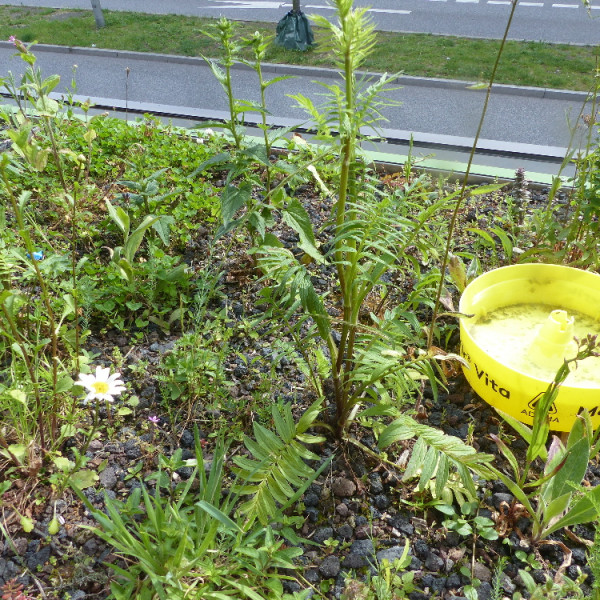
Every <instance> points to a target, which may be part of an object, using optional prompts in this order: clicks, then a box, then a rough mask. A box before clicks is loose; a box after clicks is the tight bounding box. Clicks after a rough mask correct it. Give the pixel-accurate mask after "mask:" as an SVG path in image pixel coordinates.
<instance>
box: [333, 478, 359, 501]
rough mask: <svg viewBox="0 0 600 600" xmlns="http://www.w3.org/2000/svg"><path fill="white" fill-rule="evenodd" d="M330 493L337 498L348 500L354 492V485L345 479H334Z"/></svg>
mask: <svg viewBox="0 0 600 600" xmlns="http://www.w3.org/2000/svg"><path fill="white" fill-rule="evenodd" d="M331 491H332V492H333V494H334V495H335V496H337V497H338V498H350V497H351V496H353V495H354V493H355V492H356V484H355V483H354V482H353V481H352V480H350V479H346V478H345V477H336V478H335V479H334V480H333V481H332V483H331Z"/></svg>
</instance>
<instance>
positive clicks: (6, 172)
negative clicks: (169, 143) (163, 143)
mask: <svg viewBox="0 0 600 600" xmlns="http://www.w3.org/2000/svg"><path fill="white" fill-rule="evenodd" d="M13 41H14V43H15V46H16V48H17V50H18V53H19V54H20V56H21V58H22V59H23V60H24V62H25V63H26V65H27V68H26V69H25V73H24V75H23V77H22V80H21V82H20V83H19V84H17V83H16V82H15V80H14V78H13V77H12V76H10V75H9V77H8V78H7V79H2V83H3V84H4V85H5V86H6V87H7V89H8V90H9V91H10V92H12V93H13V94H14V95H16V96H18V98H19V102H18V110H17V112H15V113H14V114H13V113H8V112H6V113H3V115H2V116H3V117H4V120H5V121H6V122H7V124H8V125H9V130H8V135H9V138H10V139H11V141H12V147H13V149H14V152H13V153H8V152H5V153H3V154H2V156H0V181H1V183H0V198H1V199H2V202H3V211H2V212H3V219H4V225H5V226H6V224H7V221H8V219H10V220H11V221H12V223H13V224H14V230H15V232H16V233H17V235H16V236H15V238H14V239H13V241H17V240H19V244H18V245H17V246H16V247H14V248H12V249H11V250H8V249H7V248H6V246H5V247H4V248H3V252H2V259H3V262H4V264H5V265H11V266H14V268H16V270H17V271H19V272H20V274H21V278H20V279H19V278H14V277H12V276H8V277H6V278H5V279H4V281H3V291H2V294H1V296H0V304H1V311H2V313H1V316H0V328H1V331H2V334H3V337H2V348H1V350H2V355H3V365H4V369H3V371H4V376H5V377H4V382H3V384H2V398H3V410H2V412H3V413H5V414H6V415H7V416H8V417H10V419H9V421H8V423H7V426H6V427H5V428H3V430H2V431H1V432H0V445H2V447H3V449H2V454H3V455H4V456H5V457H7V458H9V459H11V460H12V462H13V463H14V464H15V465H16V466H17V467H18V468H21V469H24V470H25V471H27V470H28V471H29V473H30V474H36V473H37V472H38V471H39V470H40V469H41V467H42V465H43V463H44V462H46V461H47V459H48V458H49V457H50V456H51V455H50V454H49V453H50V451H53V450H57V449H58V448H59V447H60V444H61V443H62V441H63V440H64V439H65V437H66V435H67V431H68V430H69V428H68V426H67V422H68V420H69V419H70V418H71V417H72V413H73V411H74V408H75V407H74V404H73V402H72V401H70V400H69V399H68V393H69V391H70V390H71V388H72V386H73V380H72V379H71V376H70V372H72V370H73V369H76V370H79V366H80V364H82V358H81V357H80V343H81V338H82V332H81V329H80V326H79V323H78V320H77V313H78V297H77V291H76V280H77V276H78V272H79V270H80V263H79V261H78V260H77V255H76V250H75V245H76V238H77V235H78V223H79V214H78V205H79V202H80V198H81V196H82V195H83V193H84V192H83V188H82V175H83V173H84V172H85V163H86V159H85V157H84V156H80V155H77V154H75V153H73V152H72V151H70V150H69V149H68V148H63V147H62V146H61V137H62V133H61V128H60V123H59V122H58V119H57V114H58V112H59V110H60V106H59V104H58V103H57V102H55V101H54V100H52V99H51V98H50V96H49V94H50V92H51V91H52V90H53V89H54V87H55V86H56V84H57V83H58V78H57V77H48V78H46V79H44V78H43V77H42V74H41V71H40V69H39V68H38V67H37V66H36V59H35V56H34V55H33V54H32V53H31V52H30V51H29V49H28V48H26V47H25V46H24V45H23V44H22V43H21V42H20V41H19V40H13ZM33 114H34V115H35V120H34V118H32V115H33ZM34 129H35V130H36V135H33V133H34ZM87 133H88V139H90V140H91V139H93V130H91V129H90V130H88V132H87ZM49 163H52V165H53V167H54V170H55V173H56V177H57V179H58V180H59V181H60V187H59V189H58V190H57V198H56V203H57V205H58V206H59V207H60V208H59V210H61V212H62V213H63V214H66V215H68V218H69V220H70V227H69V228H68V230H67V234H66V235H67V240H68V242H67V245H66V252H67V253H68V254H67V256H68V255H69V254H70V260H69V259H68V258H67V259H66V260H61V258H60V257H49V256H48V257H47V254H46V252H45V251H44V250H43V249H41V248H40V246H39V244H40V242H42V243H44V245H45V246H46V242H47V240H46V239H44V233H43V232H41V230H40V229H39V228H38V227H37V226H36V218H35V212H34V211H33V210H32V206H31V204H32V193H31V192H30V191H27V190H22V189H20V183H21V181H22V179H23V178H25V177H26V176H27V173H28V172H40V171H44V170H45V169H46V167H47V165H48V164H49ZM67 173H69V175H70V176H71V178H72V179H69V181H67ZM17 190H18V191H17ZM32 223H33V225H32ZM49 250H50V248H48V250H47V251H48V254H49ZM44 261H46V262H44ZM57 275H58V277H57ZM56 279H61V280H62V285H61V286H60V287H59V286H57V285H56V281H55V280H56ZM34 286H37V288H38V290H39V292H36V290H35V287H34Z"/></svg>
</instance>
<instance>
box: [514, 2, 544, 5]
mask: <svg viewBox="0 0 600 600" xmlns="http://www.w3.org/2000/svg"><path fill="white" fill-rule="evenodd" d="M519 6H544V3H543V2H519Z"/></svg>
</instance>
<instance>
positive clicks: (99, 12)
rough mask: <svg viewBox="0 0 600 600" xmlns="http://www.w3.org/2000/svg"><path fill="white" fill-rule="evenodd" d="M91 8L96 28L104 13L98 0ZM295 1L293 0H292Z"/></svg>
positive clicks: (99, 26) (104, 24) (101, 21)
mask: <svg viewBox="0 0 600 600" xmlns="http://www.w3.org/2000/svg"><path fill="white" fill-rule="evenodd" d="M91 1H92V10H93V11H94V19H95V20H96V28H97V29H100V28H102V27H105V26H106V23H105V22H104V15H103V14H102V7H101V6H100V0H91ZM294 1H295V0H294Z"/></svg>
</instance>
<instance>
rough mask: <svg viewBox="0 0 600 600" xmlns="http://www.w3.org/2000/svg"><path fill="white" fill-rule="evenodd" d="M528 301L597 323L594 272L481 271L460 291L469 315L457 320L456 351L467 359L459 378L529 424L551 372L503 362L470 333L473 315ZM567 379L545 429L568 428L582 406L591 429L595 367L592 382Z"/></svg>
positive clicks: (596, 404) (599, 278)
mask: <svg viewBox="0 0 600 600" xmlns="http://www.w3.org/2000/svg"><path fill="white" fill-rule="evenodd" d="M528 304H531V305H543V306H544V308H545V307H546V306H547V308H548V314H549V315H550V313H551V312H552V311H555V310H564V311H566V312H567V313H569V312H570V311H576V312H578V313H583V315H586V316H589V317H590V318H591V319H594V320H595V321H596V322H599V321H600V275H596V274H594V273H589V272H586V271H581V270H579V269H573V268H570V267H562V266H558V265H545V264H525V265H514V266H510V267H502V268H500V269H495V270H493V271H489V272H488V273H485V274H484V275H481V276H480V277H478V278H477V279H475V280H474V281H472V282H471V283H470V284H469V285H468V286H467V287H466V289H465V291H464V292H463V294H462V297H461V299H460V305H459V310H460V312H461V313H462V314H463V315H473V317H467V316H464V317H461V319H460V340H461V355H462V356H463V358H465V360H466V361H467V362H468V364H469V368H467V367H465V366H463V371H464V374H465V377H466V378H467V380H468V381H469V383H470V384H471V387H472V388H473V389H474V391H475V392H476V393H477V394H478V395H479V396H481V398H483V399H484V400H485V401H486V402H488V403H489V404H491V405H492V406H494V407H496V408H498V409H500V410H502V411H504V412H506V413H508V414H509V415H511V416H513V417H515V418H516V419H518V420H519V421H521V422H523V423H526V424H529V425H530V424H531V423H532V422H533V413H534V409H535V404H536V402H537V401H538V400H539V398H540V397H541V395H542V394H543V393H544V392H545V391H546V388H547V387H548V384H549V383H550V382H551V381H552V380H553V376H549V377H547V378H546V377H543V378H538V377H537V376H535V375H532V374H531V373H530V372H528V369H527V368H526V367H525V366H523V367H522V368H521V367H520V366H519V365H516V366H515V365H512V366H508V365H507V364H505V361H503V360H502V358H498V357H496V358H494V357H493V356H490V353H491V354H496V353H495V352H494V349H493V348H490V347H487V348H483V347H481V346H480V344H478V343H477V342H476V341H475V339H474V337H473V335H472V333H473V331H474V328H475V325H476V322H477V319H482V318H483V319H485V318H486V316H487V315H488V314H490V313H493V312H494V311H497V310H498V309H503V308H506V307H511V306H516V305H528ZM517 310H518V309H517ZM533 342H534V340H533V339H532V340H526V341H524V342H523V343H525V344H529V343H532V344H533ZM533 346H535V344H533ZM542 346H543V344H542ZM586 360H598V359H594V358H592V359H586ZM560 362H562V359H561V361H560ZM570 378H571V375H569V378H568V379H567V380H566V381H565V383H564V384H563V385H562V386H561V388H560V391H559V394H558V396H557V399H556V401H555V402H554V405H553V406H552V408H551V409H550V415H549V416H550V428H551V429H552V430H554V431H570V429H571V426H572V424H573V421H574V420H575V417H576V415H577V413H578V412H579V411H580V410H581V409H582V408H586V409H587V410H588V411H589V412H590V415H591V417H592V423H593V425H594V428H596V427H598V426H600V369H598V373H597V383H596V382H595V381H588V382H586V383H585V384H584V385H582V384H573V385H571V384H570V383H569V380H570Z"/></svg>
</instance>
